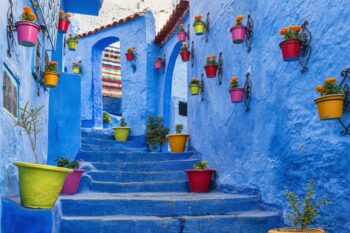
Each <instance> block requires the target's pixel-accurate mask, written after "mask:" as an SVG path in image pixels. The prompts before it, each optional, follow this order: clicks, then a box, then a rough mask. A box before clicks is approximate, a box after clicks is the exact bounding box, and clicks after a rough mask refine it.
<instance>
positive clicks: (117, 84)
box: [101, 45, 122, 98]
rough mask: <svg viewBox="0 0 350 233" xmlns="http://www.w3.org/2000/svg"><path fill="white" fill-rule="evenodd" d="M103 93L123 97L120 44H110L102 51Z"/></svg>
mask: <svg viewBox="0 0 350 233" xmlns="http://www.w3.org/2000/svg"><path fill="white" fill-rule="evenodd" d="M101 70H102V95H103V96H110V97H116V98H121V97H122V76H121V67H120V47H119V45H118V46H116V45H113V46H108V47H107V48H106V49H105V50H104V51H103V53H102V69H101Z"/></svg>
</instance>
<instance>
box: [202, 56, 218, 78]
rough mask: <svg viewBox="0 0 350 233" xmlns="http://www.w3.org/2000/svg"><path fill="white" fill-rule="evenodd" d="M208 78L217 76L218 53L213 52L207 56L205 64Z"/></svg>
mask: <svg viewBox="0 0 350 233" xmlns="http://www.w3.org/2000/svg"><path fill="white" fill-rule="evenodd" d="M204 69H205V73H206V75H207V78H215V77H216V74H217V71H218V63H217V62H216V55H215V54H213V55H211V56H209V57H207V64H206V65H205V66H204Z"/></svg>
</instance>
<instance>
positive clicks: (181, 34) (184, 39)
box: [177, 32, 187, 41]
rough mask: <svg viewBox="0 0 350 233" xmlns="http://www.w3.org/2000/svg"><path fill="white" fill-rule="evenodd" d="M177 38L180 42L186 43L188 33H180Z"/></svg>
mask: <svg viewBox="0 0 350 233" xmlns="http://www.w3.org/2000/svg"><path fill="white" fill-rule="evenodd" d="M177 38H178V39H179V41H186V39H187V33H186V32H179V33H178V34H177Z"/></svg>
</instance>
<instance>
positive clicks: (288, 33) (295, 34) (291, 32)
mask: <svg viewBox="0 0 350 233" xmlns="http://www.w3.org/2000/svg"><path fill="white" fill-rule="evenodd" d="M300 30H301V26H293V25H289V26H288V27H284V28H282V29H281V30H280V34H281V36H283V37H284V39H285V40H291V39H299V40H301V39H302V37H301V35H300Z"/></svg>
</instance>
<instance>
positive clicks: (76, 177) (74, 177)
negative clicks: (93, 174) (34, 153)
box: [55, 157, 85, 195]
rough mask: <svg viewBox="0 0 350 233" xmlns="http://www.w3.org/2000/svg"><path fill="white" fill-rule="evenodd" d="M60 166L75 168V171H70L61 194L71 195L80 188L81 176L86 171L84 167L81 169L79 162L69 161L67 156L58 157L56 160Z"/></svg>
mask: <svg viewBox="0 0 350 233" xmlns="http://www.w3.org/2000/svg"><path fill="white" fill-rule="evenodd" d="M55 162H56V163H57V166H58V167H65V168H69V169H72V170H73V173H70V174H69V175H68V176H67V178H66V180H65V182H64V185H63V188H62V190H61V194H63V195H70V194H75V193H76V192H77V190H78V188H79V185H80V178H81V175H82V174H83V173H84V172H85V171H84V170H83V169H80V168H79V167H80V165H79V162H78V161H76V160H74V161H69V160H68V159H66V158H63V157H57V159H56V160H55Z"/></svg>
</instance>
